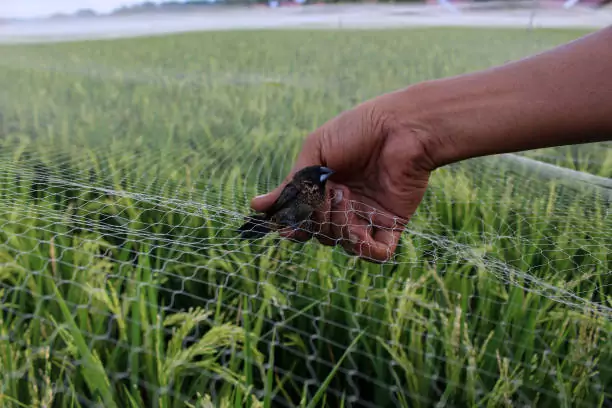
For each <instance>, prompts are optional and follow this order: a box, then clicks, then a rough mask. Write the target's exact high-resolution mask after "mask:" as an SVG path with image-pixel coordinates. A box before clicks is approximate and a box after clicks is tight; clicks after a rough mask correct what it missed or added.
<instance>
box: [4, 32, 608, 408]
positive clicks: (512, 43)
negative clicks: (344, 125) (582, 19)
mask: <svg viewBox="0 0 612 408" xmlns="http://www.w3.org/2000/svg"><path fill="white" fill-rule="evenodd" d="M581 34H582V32H577V31H576V32H569V31H567V32H566V31H551V32H548V31H537V32H531V33H525V32H522V31H514V30H505V31H504V30H469V29H460V30H459V29H456V30H454V29H436V30H428V29H419V30H416V29H415V30H409V31H400V30H397V31H381V32H369V33H364V32H360V31H342V32H333V31H330V32H324V31H317V32H242V33H241V32H225V33H200V34H186V35H176V36H168V37H160V38H146V39H130V40H115V41H96V42H78V43H77V42H75V43H62V44H46V45H27V46H25V45H12V46H2V48H1V49H0V53H1V54H0V55H1V57H0V169H1V171H0V226H1V228H0V299H2V303H1V305H0V402H1V404H0V405H2V406H24V405H25V406H39V407H43V406H45V407H50V406H54V407H55V406H57V407H64V406H66V407H68V406H71V407H73V406H104V407H135V406H147V407H171V406H172V407H174V406H177V407H178V406H181V407H182V406H193V407H195V406H197V407H208V406H212V405H211V404H213V405H214V406H221V407H229V406H247V405H249V406H288V407H291V406H298V405H300V406H302V405H303V406H329V407H341V406H352V407H387V406H389V407H391V406H393V407H404V406H405V407H408V406H410V407H427V406H476V405H478V406H484V405H486V406H490V407H493V406H567V407H569V406H588V407H591V406H598V407H601V406H610V404H612V394H611V390H612V339H611V338H610V337H611V330H612V323H611V321H610V320H611V319H610V317H611V316H612V314H611V312H612V296H611V291H610V285H611V284H612V276H611V272H610V270H611V265H612V259H611V258H610V254H611V253H612V234H611V231H612V218H611V217H610V201H611V200H612V188H610V184H609V182H610V180H609V179H610V176H611V174H612V171H611V169H612V149H611V147H612V146H611V145H610V144H609V143H608V144H606V143H600V144H595V145H583V146H579V147H571V148H558V149H543V150H538V151H531V152H524V153H520V154H513V155H501V156H497V157H488V158H479V159H473V160H469V161H465V162H462V163H458V164H454V165H451V166H447V167H445V168H442V169H439V170H437V171H436V172H435V173H434V174H433V175H432V179H431V184H430V187H429V189H428V191H427V193H426V196H425V198H424V200H423V202H422V204H421V205H420V206H419V208H418V210H417V213H416V214H415V216H414V217H413V218H412V219H411V221H410V223H409V225H408V228H407V230H406V232H405V233H404V234H403V235H402V238H401V241H400V244H399V246H398V248H397V250H396V252H395V253H394V255H393V257H392V258H391V259H390V260H389V262H386V263H383V264H373V263H369V262H365V261H362V260H358V259H356V258H354V257H352V256H350V255H348V254H346V253H345V252H344V251H343V250H342V248H340V247H333V248H332V247H327V246H322V245H320V244H318V243H317V242H316V241H309V242H306V243H294V242H289V241H287V240H282V239H279V238H278V237H277V236H274V235H271V236H268V237H266V238H264V239H261V240H255V241H250V242H245V241H241V240H238V239H237V237H236V228H237V227H239V226H240V224H241V223H242V221H243V216H244V215H245V214H247V213H249V212H250V211H251V210H250V209H249V207H248V204H249V201H250V199H251V197H253V196H254V195H256V194H261V193H263V192H267V191H269V190H270V189H271V188H274V187H276V185H277V184H278V183H279V182H280V181H281V180H282V179H283V178H284V176H285V175H286V174H287V172H288V171H289V169H290V168H291V167H292V165H293V160H294V158H295V155H296V153H297V152H298V151H299V148H300V146H301V142H302V140H303V137H304V135H306V134H307V133H309V132H310V131H311V130H312V129H314V128H316V127H317V126H318V125H321V124H322V123H323V122H324V121H325V120H327V119H330V118H331V117H333V116H334V115H335V114H337V113H339V112H340V111H341V110H343V109H347V108H350V107H351V106H353V105H354V104H355V103H357V102H359V101H361V100H364V99H366V98H369V97H372V96H374V95H377V94H380V93H382V92H385V91H388V90H392V89H396V88H399V87H403V86H406V85H407V84H409V83H414V82H417V81H420V80H425V79H429V78H432V77H441V76H446V75H452V74H456V73H461V72H466V71H470V70H475V69H478V68H483V67H486V66H489V65H492V64H496V63H501V62H504V61H507V60H509V59H512V58H517V57H519V56H522V55H526V54H528V53H532V52H535V51H537V50H540V49H543V48H548V47H550V46H553V45H556V44H559V43H562V42H566V41H569V40H571V39H573V38H576V37H578V36H579V35H581ZM540 160H541V161H540ZM542 162H546V163H548V164H551V166H544V167H542V166H538V163H542ZM552 165H554V166H552ZM578 171H580V173H578ZM568 172H569V173H568ZM585 172H588V173H590V174H586V173H585Z"/></svg>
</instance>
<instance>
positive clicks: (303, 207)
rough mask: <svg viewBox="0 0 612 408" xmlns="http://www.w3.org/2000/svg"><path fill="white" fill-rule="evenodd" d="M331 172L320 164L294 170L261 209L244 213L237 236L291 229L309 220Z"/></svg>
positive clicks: (254, 236)
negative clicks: (272, 202)
mask: <svg viewBox="0 0 612 408" xmlns="http://www.w3.org/2000/svg"><path fill="white" fill-rule="evenodd" d="M332 174H334V171H333V170H331V169H328V168H327V167H323V166H309V167H305V168H303V169H301V170H300V171H298V172H297V173H295V175H294V176H293V180H291V181H290V182H289V183H288V184H287V185H286V186H285V188H283V190H282V191H281V193H280V195H279V196H278V198H277V199H276V201H275V202H274V204H272V206H271V207H270V208H269V209H268V210H266V212H265V213H263V214H254V215H250V216H247V217H246V219H247V222H246V223H245V224H244V225H243V226H241V227H240V228H239V229H238V232H240V238H242V239H254V238H261V237H263V236H265V235H266V234H268V233H269V232H271V231H276V230H279V229H282V228H284V227H291V228H293V229H295V228H297V227H298V226H299V225H300V224H301V223H302V222H304V221H307V220H309V219H310V216H311V215H312V213H313V212H314V211H315V210H316V209H317V208H318V207H319V206H321V205H322V204H323V203H324V202H325V184H326V183H327V179H328V178H329V177H330V176H331V175H332Z"/></svg>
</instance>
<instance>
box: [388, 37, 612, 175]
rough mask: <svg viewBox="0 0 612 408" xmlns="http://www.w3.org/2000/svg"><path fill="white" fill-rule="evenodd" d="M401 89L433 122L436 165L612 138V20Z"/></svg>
mask: <svg viewBox="0 0 612 408" xmlns="http://www.w3.org/2000/svg"><path fill="white" fill-rule="evenodd" d="M402 94H403V95H402ZM398 95H400V98H403V100H404V101H412V102H407V104H406V108H407V113H408V115H407V116H411V118H418V119H416V120H417V122H420V123H425V124H427V125H428V126H429V127H430V128H431V129H429V132H426V133H427V134H428V135H429V137H428V139H427V140H426V141H425V142H424V146H425V150H426V154H427V155H428V156H429V159H430V160H431V162H432V164H433V167H440V166H443V165H446V164H449V163H452V162H456V161H460V160H464V159H467V158H471V157H477V156H484V155H490V154H498V153H509V152H515V151H521V150H530V149H536V148H543V147H552V146H559V145H568V144H579V143H588V142H596V141H603V140H612V137H611V136H612V28H607V29H604V30H601V31H598V32H596V33H594V34H591V35H589V36H586V37H583V38H581V39H579V40H576V41H574V42H572V43H569V44H566V45H563V46H560V47H557V48H554V49H552V50H550V51H547V52H545V53H542V54H538V55H536V56H533V57H530V58H526V59H523V60H520V61H516V62H512V63H508V64H505V65H502V66H500V67H496V68H492V69H488V70H484V71H479V72H476V73H473V74H467V75H462V76H457V77H452V78H445V79H440V80H434V81H428V82H426V83H423V84H418V85H415V86H413V87H409V88H407V89H405V90H403V91H399V93H398ZM397 116H400V117H401V115H397ZM410 120H411V121H412V120H413V119H410ZM400 121H401V119H400Z"/></svg>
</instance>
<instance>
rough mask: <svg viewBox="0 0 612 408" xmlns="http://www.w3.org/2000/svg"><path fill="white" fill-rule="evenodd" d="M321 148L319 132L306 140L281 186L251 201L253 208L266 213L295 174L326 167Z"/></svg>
mask: <svg viewBox="0 0 612 408" xmlns="http://www.w3.org/2000/svg"><path fill="white" fill-rule="evenodd" d="M319 147H320V143H319V137H318V132H314V133H312V134H310V135H309V136H308V137H307V138H306V141H305V142H304V145H303V147H302V151H301V152H300V154H299V155H298V158H297V160H296V162H295V165H294V166H293V168H292V169H291V171H290V172H289V174H288V175H287V177H285V179H284V180H283V181H282V182H281V183H280V185H279V186H278V187H276V188H275V189H273V190H272V191H270V192H268V193H266V194H263V195H259V196H257V197H254V198H253V199H252V200H251V208H252V209H253V210H255V211H257V212H264V211H265V210H266V209H268V208H269V207H271V206H272V204H274V202H275V201H276V199H277V198H278V196H279V195H280V193H281V191H283V188H285V186H286V185H287V184H288V183H289V182H290V181H291V180H292V179H293V175H294V174H295V173H297V172H298V171H299V170H301V169H302V168H304V167H307V166H314V165H325V163H322V162H321V150H320V148H319Z"/></svg>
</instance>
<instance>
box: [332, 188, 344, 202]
mask: <svg viewBox="0 0 612 408" xmlns="http://www.w3.org/2000/svg"><path fill="white" fill-rule="evenodd" d="M343 196H344V192H343V191H342V190H341V189H335V190H334V198H333V199H332V204H334V205H336V204H340V202H341V201H342V197H343Z"/></svg>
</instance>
